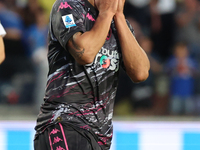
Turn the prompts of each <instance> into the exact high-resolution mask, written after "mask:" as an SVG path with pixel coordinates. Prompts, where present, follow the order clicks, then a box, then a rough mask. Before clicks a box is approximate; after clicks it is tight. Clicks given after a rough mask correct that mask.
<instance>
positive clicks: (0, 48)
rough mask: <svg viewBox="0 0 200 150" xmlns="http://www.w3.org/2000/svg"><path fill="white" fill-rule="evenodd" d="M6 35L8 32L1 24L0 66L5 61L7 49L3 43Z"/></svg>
mask: <svg viewBox="0 0 200 150" xmlns="http://www.w3.org/2000/svg"><path fill="white" fill-rule="evenodd" d="M5 35H6V31H5V30H4V28H3V26H2V25H1V22H0V64H1V63H2V62H3V61H4V59H5V47H4V43H3V37H4V36H5Z"/></svg>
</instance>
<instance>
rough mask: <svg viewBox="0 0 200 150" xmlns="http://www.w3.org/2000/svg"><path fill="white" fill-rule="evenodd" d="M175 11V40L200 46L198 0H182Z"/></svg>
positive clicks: (199, 7) (199, 8)
mask: <svg viewBox="0 0 200 150" xmlns="http://www.w3.org/2000/svg"><path fill="white" fill-rule="evenodd" d="M178 6H179V7H178V8H177V12H176V23H177V30H176V41H185V42H186V43H188V44H189V46H190V45H196V46H198V47H200V42H199V41H200V2H199V1H198V0H184V1H183V3H180V4H179V5H178Z"/></svg>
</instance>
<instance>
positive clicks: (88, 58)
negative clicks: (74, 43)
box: [77, 56, 94, 65]
mask: <svg viewBox="0 0 200 150" xmlns="http://www.w3.org/2000/svg"><path fill="white" fill-rule="evenodd" d="M93 61H94V57H91V56H85V57H82V58H81V59H79V60H77V62H78V63H79V64H80V65H88V64H92V63H93Z"/></svg>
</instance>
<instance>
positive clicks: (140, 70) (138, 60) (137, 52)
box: [114, 0, 150, 82]
mask: <svg viewBox="0 0 200 150" xmlns="http://www.w3.org/2000/svg"><path fill="white" fill-rule="evenodd" d="M123 7H124V0H119V3H118V12H117V13H116V14H115V16H114V21H115V25H116V28H117V34H118V38H119V41H120V45H121V49H122V57H123V62H124V66H125V69H126V73H127V74H128V76H129V77H130V78H131V79H132V81H133V82H141V81H144V80H146V79H147V78H148V76H149V68H150V63H149V59H148V57H147V55H146V53H145V52H144V50H143V49H142V48H141V47H140V45H139V44H138V42H137V40H136V39H135V37H134V36H133V34H132V32H131V30H130V29H129V27H128V25H127V23H126V19H125V16H124V14H123Z"/></svg>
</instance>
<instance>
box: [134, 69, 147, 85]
mask: <svg viewBox="0 0 200 150" xmlns="http://www.w3.org/2000/svg"><path fill="white" fill-rule="evenodd" d="M148 77H149V71H140V72H137V73H134V75H132V76H131V79H132V81H133V82H135V83H139V82H143V81H145V80H146V79H147V78H148Z"/></svg>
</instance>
